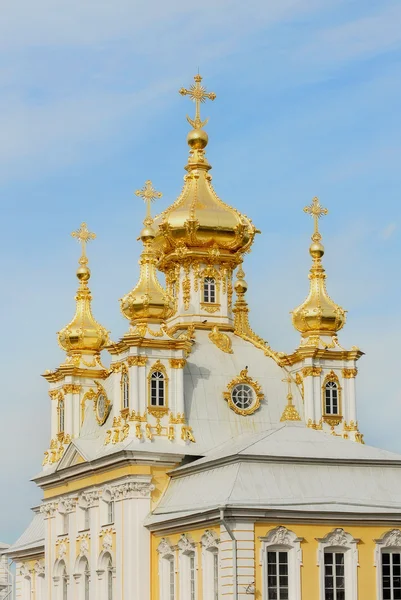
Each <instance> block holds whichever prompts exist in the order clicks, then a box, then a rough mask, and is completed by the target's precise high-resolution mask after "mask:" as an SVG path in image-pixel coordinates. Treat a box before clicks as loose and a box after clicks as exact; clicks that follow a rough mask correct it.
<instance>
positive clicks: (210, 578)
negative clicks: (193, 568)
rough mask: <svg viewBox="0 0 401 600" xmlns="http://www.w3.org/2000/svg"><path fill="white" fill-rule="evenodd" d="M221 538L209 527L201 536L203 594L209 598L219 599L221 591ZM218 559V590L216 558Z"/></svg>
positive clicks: (212, 599)
mask: <svg viewBox="0 0 401 600" xmlns="http://www.w3.org/2000/svg"><path fill="white" fill-rule="evenodd" d="M219 544H220V540H219V538H218V536H217V534H216V533H215V532H214V531H212V530H210V529H207V530H206V531H205V533H204V534H203V535H202V537H201V546H202V577H203V596H204V597H205V598H208V599H209V600H218V599H219V593H220V554H219ZM216 559H217V590H216V574H215V560H216Z"/></svg>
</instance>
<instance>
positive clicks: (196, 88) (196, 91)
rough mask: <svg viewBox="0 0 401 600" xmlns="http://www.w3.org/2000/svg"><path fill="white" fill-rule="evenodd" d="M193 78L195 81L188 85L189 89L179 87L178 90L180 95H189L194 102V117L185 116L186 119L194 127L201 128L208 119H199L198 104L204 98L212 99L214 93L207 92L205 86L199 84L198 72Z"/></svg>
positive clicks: (202, 101)
mask: <svg viewBox="0 0 401 600" xmlns="http://www.w3.org/2000/svg"><path fill="white" fill-rule="evenodd" d="M194 79H195V83H194V84H192V85H191V86H190V88H189V90H187V89H186V88H181V89H180V90H178V91H179V93H180V94H181V96H189V97H190V98H191V100H193V101H194V102H195V119H190V118H189V117H188V116H187V121H188V123H189V124H190V125H192V127H193V128H194V129H201V128H202V127H204V126H205V125H206V123H207V122H208V120H209V119H206V120H205V121H201V118H200V105H201V104H203V103H204V102H206V100H214V99H215V98H216V94H215V93H214V92H207V91H206V88H205V86H203V85H201V81H202V77H201V76H200V75H199V73H198V75H195V77H194Z"/></svg>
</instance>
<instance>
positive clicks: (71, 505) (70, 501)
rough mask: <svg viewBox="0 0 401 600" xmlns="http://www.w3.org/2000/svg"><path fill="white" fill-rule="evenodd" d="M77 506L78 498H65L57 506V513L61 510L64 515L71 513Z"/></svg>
mask: <svg viewBox="0 0 401 600" xmlns="http://www.w3.org/2000/svg"><path fill="white" fill-rule="evenodd" d="M77 504H78V498H77V497H76V496H69V497H66V498H62V500H61V501H60V504H59V507H58V508H59V511H60V512H61V510H62V509H63V512H65V513H72V512H74V511H75V508H76V506H77Z"/></svg>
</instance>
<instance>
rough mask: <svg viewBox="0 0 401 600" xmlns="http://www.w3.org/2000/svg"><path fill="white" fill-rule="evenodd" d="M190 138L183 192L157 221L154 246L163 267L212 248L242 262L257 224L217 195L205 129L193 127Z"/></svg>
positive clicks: (200, 255) (204, 252) (205, 252)
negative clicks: (188, 255)
mask: <svg viewBox="0 0 401 600" xmlns="http://www.w3.org/2000/svg"><path fill="white" fill-rule="evenodd" d="M187 141H188V145H189V147H190V152H189V159H188V163H187V165H186V166H185V169H186V171H187V175H186V176H185V183H184V187H183V189H182V192H181V194H180V195H179V197H178V198H177V200H176V201H175V202H174V203H173V204H172V205H171V206H169V207H168V208H167V209H166V210H165V211H164V212H163V213H161V214H160V215H158V216H157V217H156V218H155V221H154V223H155V226H156V227H157V233H156V238H155V241H154V248H155V250H156V251H157V253H158V254H159V256H160V268H162V269H163V267H165V265H166V263H169V262H170V261H171V260H172V261H175V260H177V258H182V255H183V253H184V254H185V253H187V252H188V253H189V254H190V255H192V256H194V255H195V256H198V257H202V256H207V255H210V252H211V251H213V250H214V251H215V252H216V251H217V252H218V253H219V254H221V255H222V256H224V255H225V256H227V257H228V256H231V257H236V258H237V260H235V259H234V262H237V263H239V262H240V260H238V258H239V256H240V255H241V254H243V253H244V252H246V251H247V250H248V249H249V247H250V246H251V244H252V242H253V239H254V237H255V233H256V229H255V226H254V225H253V224H252V222H251V220H250V219H249V218H248V217H246V216H245V215H242V214H241V213H240V212H239V211H237V210H236V209H235V208H232V207H231V206H229V205H228V204H226V203H225V202H223V201H222V200H220V198H219V197H218V195H217V194H216V192H215V190H214V188H213V186H212V183H211V182H212V177H211V175H210V173H209V171H210V169H211V165H210V164H209V162H208V160H207V158H206V155H205V148H206V146H207V143H208V135H207V133H206V131H204V130H203V129H201V128H194V129H193V130H192V131H190V132H189V134H188V138H187ZM188 258H189V257H188Z"/></svg>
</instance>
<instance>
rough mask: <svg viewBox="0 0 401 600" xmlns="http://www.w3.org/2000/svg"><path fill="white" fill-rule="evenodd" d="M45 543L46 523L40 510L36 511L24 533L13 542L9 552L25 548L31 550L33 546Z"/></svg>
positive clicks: (36, 546)
mask: <svg viewBox="0 0 401 600" xmlns="http://www.w3.org/2000/svg"><path fill="white" fill-rule="evenodd" d="M44 543H45V525H44V518H43V515H42V513H40V512H39V511H35V515H34V517H33V519H32V521H31V523H30V524H29V525H28V527H27V528H26V529H25V531H24V533H23V534H22V535H21V537H20V538H18V540H17V541H16V542H15V543H14V544H12V545H11V546H10V547H9V549H8V551H7V554H12V553H14V552H20V551H23V550H31V549H33V548H38V547H40V546H44Z"/></svg>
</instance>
